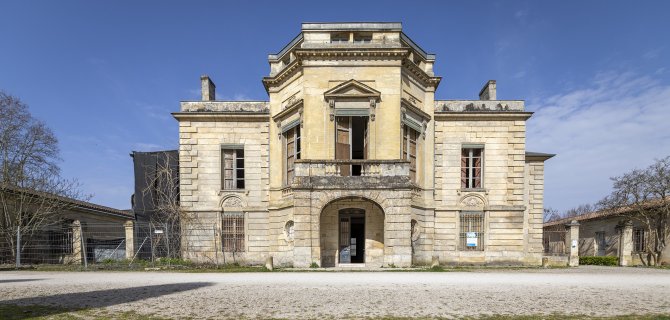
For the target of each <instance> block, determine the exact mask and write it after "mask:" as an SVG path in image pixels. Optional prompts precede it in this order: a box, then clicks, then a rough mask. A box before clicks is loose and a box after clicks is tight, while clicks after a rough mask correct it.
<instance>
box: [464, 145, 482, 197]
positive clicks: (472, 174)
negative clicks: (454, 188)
mask: <svg viewBox="0 0 670 320" xmlns="http://www.w3.org/2000/svg"><path fill="white" fill-rule="evenodd" d="M483 156H484V148H483V147H476V148H463V149H462V150H461V188H463V189H478V188H481V187H482V158H483Z"/></svg>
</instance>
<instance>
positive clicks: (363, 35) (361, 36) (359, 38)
mask: <svg viewBox="0 0 670 320" xmlns="http://www.w3.org/2000/svg"><path fill="white" fill-rule="evenodd" d="M370 42H372V33H369V32H358V33H354V43H370Z"/></svg>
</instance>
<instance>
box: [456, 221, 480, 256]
mask: <svg viewBox="0 0 670 320" xmlns="http://www.w3.org/2000/svg"><path fill="white" fill-rule="evenodd" d="M460 226H461V227H460V230H461V232H460V238H461V239H460V244H459V249H460V250H461V251H483V250H484V243H483V242H484V212H461V213H460Z"/></svg>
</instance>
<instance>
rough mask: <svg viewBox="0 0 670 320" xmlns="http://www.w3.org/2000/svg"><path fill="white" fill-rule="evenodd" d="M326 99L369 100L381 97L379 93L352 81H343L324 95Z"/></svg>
mask: <svg viewBox="0 0 670 320" xmlns="http://www.w3.org/2000/svg"><path fill="white" fill-rule="evenodd" d="M324 96H325V97H326V99H328V98H369V97H376V98H379V97H380V96H381V92H379V91H377V90H375V89H373V88H371V87H370V86H367V85H365V84H363V83H362V82H360V81H356V80H354V79H351V80H348V81H345V82H342V83H340V84H339V85H337V86H335V87H334V88H332V89H330V90H328V91H326V92H325V93H324Z"/></svg>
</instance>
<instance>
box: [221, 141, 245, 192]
mask: <svg viewBox="0 0 670 320" xmlns="http://www.w3.org/2000/svg"><path fill="white" fill-rule="evenodd" d="M221 159H222V161H221V172H222V174H221V178H222V181H221V186H222V189H224V190H230V189H244V148H243V147H242V146H239V147H236V148H222V149H221Z"/></svg>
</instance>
